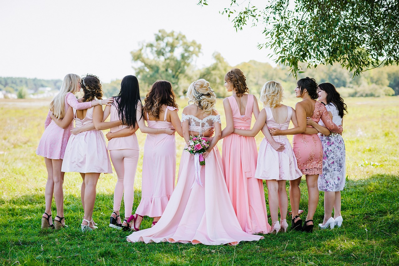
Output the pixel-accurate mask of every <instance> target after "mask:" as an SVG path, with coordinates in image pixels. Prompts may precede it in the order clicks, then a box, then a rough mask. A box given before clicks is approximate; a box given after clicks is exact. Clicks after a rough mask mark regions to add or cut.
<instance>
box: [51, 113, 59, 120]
mask: <svg viewBox="0 0 399 266" xmlns="http://www.w3.org/2000/svg"><path fill="white" fill-rule="evenodd" d="M50 117H51V119H52V120H56V119H57V117H55V115H54V114H53V112H51V114H50Z"/></svg>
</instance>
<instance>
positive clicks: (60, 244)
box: [0, 97, 399, 265]
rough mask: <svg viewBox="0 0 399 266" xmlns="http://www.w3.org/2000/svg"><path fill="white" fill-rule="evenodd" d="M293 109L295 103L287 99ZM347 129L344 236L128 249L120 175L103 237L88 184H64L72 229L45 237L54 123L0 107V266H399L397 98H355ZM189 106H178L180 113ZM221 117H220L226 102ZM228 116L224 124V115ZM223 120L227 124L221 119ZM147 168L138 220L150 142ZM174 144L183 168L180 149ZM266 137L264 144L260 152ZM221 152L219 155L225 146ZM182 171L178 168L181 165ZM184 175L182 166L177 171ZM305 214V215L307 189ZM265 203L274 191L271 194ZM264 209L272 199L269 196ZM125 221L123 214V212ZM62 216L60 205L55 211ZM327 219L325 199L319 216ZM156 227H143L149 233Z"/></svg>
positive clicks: (107, 193)
mask: <svg viewBox="0 0 399 266" xmlns="http://www.w3.org/2000/svg"><path fill="white" fill-rule="evenodd" d="M286 103H287V104H288V105H291V106H294V104H295V99H288V100H287V101H286ZM347 103H348V106H349V114H348V116H347V117H345V119H344V139H345V143H346V150H347V185H346V188H345V190H344V192H343V199H342V213H343V217H344V224H343V227H342V228H340V229H337V228H336V229H334V230H332V231H330V230H325V231H321V230H318V229H315V231H314V233H313V234H305V233H300V232H289V233H287V234H283V233H281V234H278V235H277V236H276V235H265V236H264V237H265V239H264V240H261V241H259V242H252V243H245V242H244V243H240V244H239V245H238V246H234V247H233V246H204V245H191V244H168V243H162V244H143V243H135V244H132V243H128V242H127V241H126V239H125V237H126V236H127V235H128V233H126V232H121V231H116V230H113V229H111V228H108V219H109V215H110V214H111V212H112V201H113V189H114V186H115V182H116V176H115V174H112V175H102V176H101V178H100V181H99V184H98V190H97V193H98V194H97V201H96V205H95V210H94V218H95V220H96V222H97V223H98V224H99V229H98V230H96V231H94V232H92V233H87V234H83V233H81V232H80V230H79V229H80V222H81V219H82V216H83V210H82V207H81V203H80V184H81V179H80V177H79V175H78V174H76V173H68V174H67V175H66V178H65V184H64V191H65V214H66V219H67V224H69V228H68V229H66V230H61V231H58V232H54V231H42V230H41V229H40V219H41V215H42V213H43V211H44V188H45V183H46V169H45V166H44V162H43V158H42V157H40V156H37V155H36V154H35V150H36V147H37V144H38V141H39V139H40V137H41V134H42V132H43V130H44V128H43V124H44V119H45V116H46V113H47V107H46V106H43V104H42V102H38V101H29V100H20V101H16V100H15V101H12V103H10V102H6V101H4V100H1V101H0V113H1V116H0V124H1V125H2V126H1V128H0V170H1V171H0V188H1V195H0V226H1V227H0V228H1V231H0V232H1V234H0V247H1V248H0V263H1V264H2V265H16V264H26V265H44V264H55V265H58V264H68V265H76V264H93V265H94V264H99V265H100V264H101V265H103V264H106V265H142V264H149V265H189V264H193V265H234V264H236V265H286V264H290V265H309V264H312V265H349V264H355V265H395V264H396V265H398V264H399V236H398V233H399V232H398V231H399V211H398V208H399V203H398V199H399V197H398V191H399V166H398V159H399V151H398V149H397V147H399V98H398V97H389V98H375V99H374V98H350V99H347ZM184 105H185V103H184V102H180V106H181V107H183V106H184ZM217 109H218V110H219V111H222V110H223V108H222V104H221V101H218V105H217ZM222 116H223V114H222ZM222 120H224V118H222ZM138 139H139V142H140V148H141V159H140V160H139V166H138V170H137V175H136V182H135V204H134V210H135V209H136V208H137V205H138V203H139V202H140V195H141V192H140V189H141V164H142V153H143V145H144V139H145V136H144V135H143V134H140V133H139V134H138ZM176 139H177V151H178V152H177V156H178V158H180V155H181V151H182V148H183V145H184V143H183V141H182V139H180V138H179V137H177V138H176ZM260 140H261V135H258V136H257V142H258V144H259V143H260ZM219 147H221V146H219ZM178 163H179V160H178ZM177 167H178V166H177ZM301 188H302V198H301V205H300V207H301V209H304V210H306V209H307V201H308V199H307V191H306V186H305V182H302V184H301ZM265 193H267V189H266V188H265ZM266 199H267V195H266ZM122 212H123V206H122ZM53 213H54V214H55V204H54V203H53ZM314 218H315V222H316V223H317V222H321V221H322V219H323V193H320V202H319V206H318V209H317V211H316V214H315V217H314ZM150 225H151V221H150V219H148V218H146V219H145V220H144V222H143V224H142V228H146V227H149V226H150Z"/></svg>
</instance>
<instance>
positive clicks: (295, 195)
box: [290, 177, 302, 222]
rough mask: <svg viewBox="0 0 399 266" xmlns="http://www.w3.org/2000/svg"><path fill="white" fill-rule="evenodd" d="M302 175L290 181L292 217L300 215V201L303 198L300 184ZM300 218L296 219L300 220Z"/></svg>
mask: <svg viewBox="0 0 399 266" xmlns="http://www.w3.org/2000/svg"><path fill="white" fill-rule="evenodd" d="M301 179H302V178H301V177H300V178H297V179H295V180H291V181H290V202H291V210H292V219H293V218H294V217H295V216H297V215H298V211H299V202H300V200H301V190H300V188H299V184H300V183H301ZM299 219H300V218H297V219H296V220H295V222H296V221H298V220H299Z"/></svg>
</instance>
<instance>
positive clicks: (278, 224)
mask: <svg viewBox="0 0 399 266" xmlns="http://www.w3.org/2000/svg"><path fill="white" fill-rule="evenodd" d="M280 230H281V226H280V222H279V221H277V222H276V223H275V224H274V225H273V228H272V231H271V232H270V233H271V234H272V233H273V232H274V231H276V235H277V234H278V232H280Z"/></svg>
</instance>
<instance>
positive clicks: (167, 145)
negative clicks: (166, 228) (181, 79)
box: [127, 80, 183, 231]
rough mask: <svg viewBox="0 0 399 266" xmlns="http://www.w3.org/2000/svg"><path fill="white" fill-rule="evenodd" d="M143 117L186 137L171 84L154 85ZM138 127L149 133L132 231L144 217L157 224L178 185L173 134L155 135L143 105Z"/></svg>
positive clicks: (132, 217)
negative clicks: (138, 202)
mask: <svg viewBox="0 0 399 266" xmlns="http://www.w3.org/2000/svg"><path fill="white" fill-rule="evenodd" d="M143 110H144V115H143V116H144V119H145V120H146V121H147V123H148V127H149V128H151V129H155V130H158V132H159V133H161V132H165V129H169V130H176V131H177V133H178V134H179V135H180V136H183V131H182V128H181V121H180V118H179V116H178V114H177V112H178V109H177V104H176V101H175V94H174V92H173V90H172V84H170V82H169V81H165V80H161V81H157V82H155V83H154V84H153V85H152V88H151V90H150V92H149V93H148V94H147V96H146V98H145V105H144V108H143ZM137 114H138V116H140V117H139V118H137V120H138V121H139V127H140V130H141V131H142V132H143V133H149V134H147V138H146V141H145V144H144V156H143V172H142V192H141V201H140V204H139V206H138V207H137V209H136V213H135V215H132V216H130V218H129V219H128V220H127V223H128V224H129V226H130V228H131V229H132V230H135V231H138V230H139V228H140V224H141V222H142V220H143V217H144V216H149V217H152V218H153V222H152V226H154V225H155V224H156V223H157V222H158V220H159V219H160V218H161V216H162V214H163V212H164V210H165V208H166V205H167V204H168V202H169V199H170V196H171V195H172V192H173V190H174V188H175V176H176V143H175V135H174V134H171V135H169V134H166V133H163V134H154V133H153V132H152V131H148V129H147V127H145V124H144V121H143V119H141V114H142V111H141V105H139V106H138V111H137Z"/></svg>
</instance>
